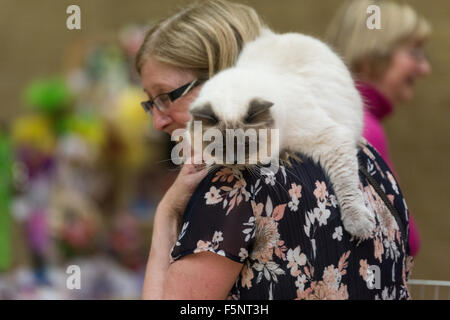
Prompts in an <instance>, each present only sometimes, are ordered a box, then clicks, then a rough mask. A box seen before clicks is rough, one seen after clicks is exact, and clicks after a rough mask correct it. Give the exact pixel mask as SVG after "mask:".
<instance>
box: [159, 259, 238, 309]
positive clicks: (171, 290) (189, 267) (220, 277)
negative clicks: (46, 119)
mask: <svg viewBox="0 0 450 320" xmlns="http://www.w3.org/2000/svg"><path fill="white" fill-rule="evenodd" d="M242 266H243V265H242V264H241V263H238V262H235V261H232V260H230V259H228V258H226V257H223V256H221V255H218V254H216V253H213V252H208V251H206V252H201V253H195V254H189V255H187V256H185V257H183V258H181V259H179V260H177V261H175V262H174V263H172V264H171V265H170V267H169V270H168V272H167V275H166V279H165V284H164V292H163V298H164V299H177V300H208V299H213V300H224V299H226V298H227V296H228V293H229V292H230V290H231V288H232V287H233V285H234V283H235V282H236V279H237V278H238V276H239V272H240V271H241V269H242Z"/></svg>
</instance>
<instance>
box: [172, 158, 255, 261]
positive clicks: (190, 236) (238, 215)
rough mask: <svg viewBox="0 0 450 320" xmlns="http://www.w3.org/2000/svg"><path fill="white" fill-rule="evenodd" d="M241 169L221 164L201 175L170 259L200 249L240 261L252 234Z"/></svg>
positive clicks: (245, 253)
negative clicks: (200, 180) (209, 172)
mask: <svg viewBox="0 0 450 320" xmlns="http://www.w3.org/2000/svg"><path fill="white" fill-rule="evenodd" d="M244 173H245V172H243V171H240V170H238V169H230V168H226V167H223V168H221V169H220V170H217V171H215V172H213V173H211V174H209V175H208V176H207V177H206V178H205V179H203V181H202V182H201V183H200V184H199V186H198V187H197V189H196V191H195V192H194V194H193V195H192V197H191V199H190V201H189V203H188V205H187V207H186V209H185V212H184V215H183V221H182V227H181V231H180V233H179V235H178V239H177V242H176V243H175V245H174V247H173V248H172V252H171V258H172V259H171V260H172V262H173V261H176V260H178V259H180V258H182V257H184V256H186V255H188V254H192V253H194V254H195V253H199V252H204V251H210V252H214V253H217V254H219V255H222V256H225V257H227V258H229V259H231V260H233V261H236V262H240V263H243V262H244V260H245V259H246V258H247V257H248V253H249V252H250V251H251V247H252V245H253V240H254V235H255V230H254V228H255V227H254V223H253V221H254V217H253V210H252V205H251V202H250V194H249V192H248V191H247V189H246V187H247V179H249V177H248V176H245V175H244Z"/></svg>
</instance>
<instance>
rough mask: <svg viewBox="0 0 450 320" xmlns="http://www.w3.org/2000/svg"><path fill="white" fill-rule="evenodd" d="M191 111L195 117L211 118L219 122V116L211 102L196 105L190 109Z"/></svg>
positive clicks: (210, 119)
mask: <svg viewBox="0 0 450 320" xmlns="http://www.w3.org/2000/svg"><path fill="white" fill-rule="evenodd" d="M190 112H191V114H192V116H193V117H194V118H200V119H204V120H209V121H212V122H214V123H217V122H218V120H217V116H216V114H215V113H214V111H213V109H212V106H211V104H210V103H206V104H204V105H201V106H198V107H197V106H195V107H193V108H192V109H191V110H190Z"/></svg>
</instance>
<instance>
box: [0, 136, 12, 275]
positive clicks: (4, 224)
mask: <svg viewBox="0 0 450 320" xmlns="http://www.w3.org/2000/svg"><path fill="white" fill-rule="evenodd" d="M11 191H12V149H11V143H10V141H9V139H8V137H7V136H6V135H5V134H4V133H3V132H1V131H0V272H1V271H4V270H7V269H9V268H10V267H11V264H12V241H11V214H10V210H11V208H10V206H11V196H12V195H11Z"/></svg>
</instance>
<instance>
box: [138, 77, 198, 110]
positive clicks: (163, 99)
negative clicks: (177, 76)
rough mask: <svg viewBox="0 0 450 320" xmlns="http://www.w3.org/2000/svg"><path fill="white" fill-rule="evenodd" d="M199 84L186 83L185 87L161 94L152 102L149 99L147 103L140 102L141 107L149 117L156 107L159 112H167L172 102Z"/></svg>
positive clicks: (196, 81) (194, 82) (193, 82)
mask: <svg viewBox="0 0 450 320" xmlns="http://www.w3.org/2000/svg"><path fill="white" fill-rule="evenodd" d="M201 83H202V81H201V80H194V81H192V82H189V83H186V84H185V85H182V86H181V87H179V88H177V89H175V90H173V91H171V92H168V93H161V94H159V95H157V96H156V97H155V98H154V99H153V100H152V99H150V100H148V101H143V102H141V105H142V107H143V108H144V110H145V112H147V113H148V114H150V115H151V114H152V110H153V108H154V107H156V108H157V109H158V110H159V111H161V112H167V110H168V109H169V107H170V105H171V103H172V102H174V101H175V100H177V99H178V98H181V97H182V96H184V95H185V94H187V93H188V92H189V91H191V90H192V89H194V88H195V87H197V86H198V85H200V84H201Z"/></svg>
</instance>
